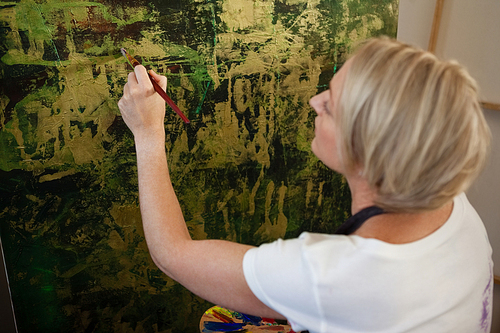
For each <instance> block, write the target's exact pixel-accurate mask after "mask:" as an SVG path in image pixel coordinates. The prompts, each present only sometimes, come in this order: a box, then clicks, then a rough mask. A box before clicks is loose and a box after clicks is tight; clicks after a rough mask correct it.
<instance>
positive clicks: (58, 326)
mask: <svg viewBox="0 0 500 333" xmlns="http://www.w3.org/2000/svg"><path fill="white" fill-rule="evenodd" d="M397 12H398V3H397V1H395V0H363V1H333V0H329V1H326V0H314V1H303V0H283V1H259V0H257V1H254V0H180V1H163V0H162V1H160V0H155V1H146V0H136V1H129V0H125V1H118V0H99V1H77V0H75V1H62V0H37V1H35V0H20V1H16V2H14V1H12V2H6V1H3V2H0V45H1V47H0V75H1V77H0V79H1V84H0V105H1V107H0V110H1V111H0V112H1V113H0V147H1V149H0V196H1V197H0V237H1V239H2V244H3V246H4V250H5V255H6V258H5V259H6V265H7V269H8V275H9V279H10V283H11V289H12V290H11V291H12V297H13V302H14V307H15V312H16V315H17V319H18V328H19V332H20V333H24V332H33V331H43V332H119V331H127V332H196V331H198V329H199V328H198V325H199V319H200V318H201V316H202V314H203V313H204V311H205V310H206V309H207V308H209V307H210V304H209V303H207V302H205V301H203V300H201V299H199V298H197V297H195V296H194V295H192V294H191V293H189V292H188V291H186V290H185V289H184V288H183V287H182V286H180V285H178V284H177V283H175V282H174V281H172V280H171V279H169V278H167V277H165V276H164V275H163V274H162V273H161V272H160V271H159V270H158V269H157V268H156V267H155V266H154V264H153V262H152V261H151V259H150V257H149V253H148V250H147V246H146V243H145V240H144V235H143V231H142V227H141V219H140V212H139V209H138V195H137V176H136V166H135V155H134V154H135V151H134V144H133V137H132V135H131V133H130V132H129V131H128V130H127V128H126V126H125V125H124V123H123V121H122V119H121V118H120V116H119V111H118V108H117V105H116V103H117V101H118V100H119V98H120V96H121V94H122V90H123V86H124V84H125V82H126V79H127V74H128V71H129V70H128V69H127V64H126V61H125V59H124V58H123V57H122V56H121V55H120V48H121V47H123V48H126V49H127V50H128V51H129V52H131V53H132V54H134V57H137V59H138V60H140V61H141V63H142V64H144V65H147V66H150V67H151V68H153V69H155V70H156V71H157V72H159V73H162V74H164V75H166V76H167V77H168V79H169V85H168V88H167V93H168V95H169V96H171V97H172V99H173V100H175V101H176V103H177V104H178V106H179V107H180V108H181V109H182V110H185V111H186V115H187V116H188V118H189V119H190V120H191V124H190V125H188V126H185V125H184V124H183V123H182V122H181V121H180V120H179V118H178V116H177V115H176V114H175V113H173V112H170V113H168V114H167V116H166V119H165V129H166V134H167V140H166V149H167V152H168V158H169V161H170V166H171V177H172V180H173V182H174V185H175V186H176V191H177V193H178V196H179V200H180V202H181V205H182V208H183V211H184V213H185V217H186V221H187V224H188V227H189V230H190V232H191V234H192V236H193V237H194V238H196V239H204V238H219V239H228V240H233V241H238V242H243V243H247V244H254V245H258V244H260V243H262V242H266V241H272V240H274V239H276V238H278V237H285V238H288V237H296V236H297V235H298V234H300V232H302V231H304V230H312V231H318V232H331V231H333V230H335V228H336V226H337V225H338V224H339V223H340V222H341V221H343V220H344V219H345V218H346V217H347V216H348V214H349V204H350V202H349V200H350V199H349V190H348V187H347V184H346V183H345V181H344V180H343V179H342V177H340V176H339V175H337V174H334V173H332V172H330V171H329V170H327V169H326V168H325V167H324V166H322V165H321V163H319V162H318V160H317V159H316V158H315V157H314V156H313V155H312V154H311V151H310V141H311V139H312V137H313V118H314V114H313V111H312V109H311V108H310V107H309V106H308V100H309V98H310V97H311V96H313V95H314V94H316V93H318V92H320V91H322V90H324V89H326V88H327V83H328V81H329V79H330V78H331V76H332V75H333V73H334V71H335V70H336V69H337V68H339V67H340V66H341V65H342V63H343V62H344V61H345V58H346V54H347V52H348V51H349V49H350V48H351V47H352V46H353V45H354V44H355V43H356V42H357V41H358V40H360V39H364V38H366V37H369V36H372V35H379V34H387V35H391V36H395V34H396V27H397Z"/></svg>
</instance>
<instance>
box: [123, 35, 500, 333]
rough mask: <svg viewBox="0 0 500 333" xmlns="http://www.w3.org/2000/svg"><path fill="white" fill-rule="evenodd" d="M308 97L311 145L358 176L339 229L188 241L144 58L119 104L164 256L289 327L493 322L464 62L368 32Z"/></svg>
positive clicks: (476, 328)
mask: <svg viewBox="0 0 500 333" xmlns="http://www.w3.org/2000/svg"><path fill="white" fill-rule="evenodd" d="M152 75H153V77H154V79H155V80H156V81H158V82H159V83H160V84H161V85H162V87H163V88H165V87H166V78H165V77H163V76H159V75H157V74H155V73H152ZM310 104H311V106H312V107H313V108H314V110H315V111H316V113H317V117H316V120H315V138H314V140H313V142H312V151H313V152H314V154H315V155H316V156H317V157H318V158H319V159H320V160H321V161H323V162H324V163H325V164H326V165H327V166H328V167H329V168H331V169H333V170H335V171H337V172H340V173H342V174H343V175H344V176H345V178H346V179H347V181H348V183H349V187H350V189H351V194H352V214H353V217H352V218H351V219H350V220H349V221H347V222H346V223H345V225H343V227H341V229H342V230H340V231H339V232H338V233H339V234H336V235H325V234H313V233H303V234H302V235H301V236H300V237H299V238H298V239H290V240H285V241H284V240H278V241H276V242H273V243H270V244H264V245H262V246H260V247H258V248H253V247H251V246H248V245H242V244H237V243H232V242H228V241H221V240H199V241H198V240H191V238H190V236H189V233H188V230H187V228H186V225H185V222H184V218H183V215H182V212H181V208H180V206H179V203H178V201H177V198H176V196H175V193H174V190H173V187H172V184H171V182H170V178H169V173H168V166H167V160H166V155H165V148H164V140H165V132H164V126H163V118H164V113H165V103H164V102H163V100H162V99H161V98H160V96H159V95H158V94H156V93H155V92H154V90H153V88H152V85H151V83H150V81H149V78H148V76H147V72H146V70H145V68H144V67H142V66H141V67H136V69H135V73H131V74H130V75H129V81H128V83H127V84H126V85H125V88H124V95H123V97H122V99H121V100H120V101H119V103H118V105H119V107H120V110H121V112H122V115H123V119H124V120H125V122H126V123H127V125H128V127H129V128H130V129H131V131H132V132H133V134H134V138H135V144H136V150H137V164H138V173H139V195H140V206H141V213H142V218H143V223H144V230H145V234H146V239H147V243H148V246H149V249H150V252H151V256H152V258H153V260H154V261H155V263H156V264H157V265H158V267H159V268H160V269H162V270H163V271H164V272H165V273H166V274H167V275H169V276H170V277H172V278H173V279H175V280H177V281H178V282H180V283H181V284H183V285H184V286H185V287H186V288H188V289H189V290H191V291H192V292H194V293H195V294H197V295H199V296H201V297H203V298H205V299H207V300H209V301H210V302H213V303H216V304H219V305H222V306H225V307H227V308H230V309H233V310H237V311H241V312H245V313H249V314H253V315H259V316H264V317H274V318H281V319H285V318H286V319H288V320H289V321H290V322H291V324H292V327H293V329H294V330H295V331H299V330H306V329H307V330H309V331H310V332H488V331H489V327H490V323H491V304H492V300H491V297H492V286H493V282H492V261H491V247H490V245H489V242H488V239H487V235H486V232H485V229H484V226H483V224H482V222H481V220H480V218H479V216H478V215H477V213H476V212H475V211H474V209H473V208H472V206H471V205H470V204H469V203H468V201H467V198H466V196H465V194H463V192H464V191H465V190H466V189H467V188H468V186H469V185H470V184H471V182H472V181H473V180H474V179H475V178H476V176H477V175H478V173H479V172H480V170H481V168H482V166H483V164H484V162H485V159H486V155H487V150H488V144H489V130H488V127H487V125H486V123H485V120H484V118H483V115H482V111H481V109H480V106H479V103H478V97H477V88H476V85H475V83H474V81H473V80H472V79H471V78H470V76H469V75H468V74H467V72H466V71H465V70H464V69H463V68H462V67H461V66H459V65H458V64H456V63H454V62H444V61H440V60H438V59H437V58H436V57H434V56H433V55H432V54H430V53H427V52H424V51H421V50H418V49H415V48H413V47H410V46H408V45H404V44H402V43H399V42H397V41H395V40H390V39H387V38H380V39H373V40H370V41H368V42H367V43H365V44H364V45H363V46H362V47H361V48H360V49H359V50H358V51H357V52H356V54H355V55H354V56H353V57H352V58H350V59H349V60H348V61H347V62H346V63H345V64H344V66H343V67H342V69H341V70H340V71H339V72H338V73H337V75H335V76H334V78H333V79H332V80H331V82H330V89H329V90H327V91H325V92H322V93H320V94H319V95H317V96H314V97H313V98H312V99H311V101H310Z"/></svg>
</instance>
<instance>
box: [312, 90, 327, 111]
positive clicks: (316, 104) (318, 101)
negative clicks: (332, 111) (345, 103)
mask: <svg viewBox="0 0 500 333" xmlns="http://www.w3.org/2000/svg"><path fill="white" fill-rule="evenodd" d="M325 93H327V91H323V92H322V93H319V94H317V95H315V96H313V97H311V99H310V100H309V105H310V106H311V107H312V108H313V109H314V111H316V113H317V114H320V112H321V111H322V106H323V104H324V103H325V102H324V96H325Z"/></svg>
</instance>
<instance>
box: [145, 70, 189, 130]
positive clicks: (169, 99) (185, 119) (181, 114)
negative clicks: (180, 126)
mask: <svg viewBox="0 0 500 333" xmlns="http://www.w3.org/2000/svg"><path fill="white" fill-rule="evenodd" d="M148 75H149V79H150V80H151V83H152V84H153V87H154V88H155V90H156V92H157V93H158V94H159V95H160V96H161V97H163V99H164V100H165V102H167V104H168V105H169V106H170V107H171V108H172V110H174V111H175V113H177V114H178V115H179V117H181V118H182V120H183V121H184V123H186V124H189V119H187V117H186V116H185V115H184V113H182V111H181V109H179V107H178V106H177V105H175V103H174V101H172V99H171V98H170V97H168V95H167V93H166V92H165V91H163V89H162V88H161V87H160V85H159V84H158V83H156V81H155V79H153V77H152V76H151V74H149V73H148Z"/></svg>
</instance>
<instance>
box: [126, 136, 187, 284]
mask: <svg viewBox="0 0 500 333" xmlns="http://www.w3.org/2000/svg"><path fill="white" fill-rule="evenodd" d="M135 141H136V152H137V168H138V177H139V202H140V208H141V215H142V220H143V226H144V233H145V236H146V241H147V244H148V247H149V249H150V253H151V257H152V258H153V261H154V262H155V264H156V265H157V266H158V267H159V268H160V269H162V270H163V271H164V272H165V273H167V274H168V275H173V272H172V268H173V267H175V261H176V260H179V252H180V251H181V248H182V245H183V244H184V243H183V242H185V241H190V240H191V237H190V235H189V232H188V229H187V227H186V224H185V221H184V217H183V215H182V211H181V207H180V205H179V201H178V200H177V197H176V195H175V192H174V189H173V187H172V183H171V181H170V175H169V171H168V164H167V158H166V154H165V145H164V134H163V138H162V135H161V134H160V135H155V134H154V133H150V135H147V136H146V135H145V136H142V137H136V138H135Z"/></svg>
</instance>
